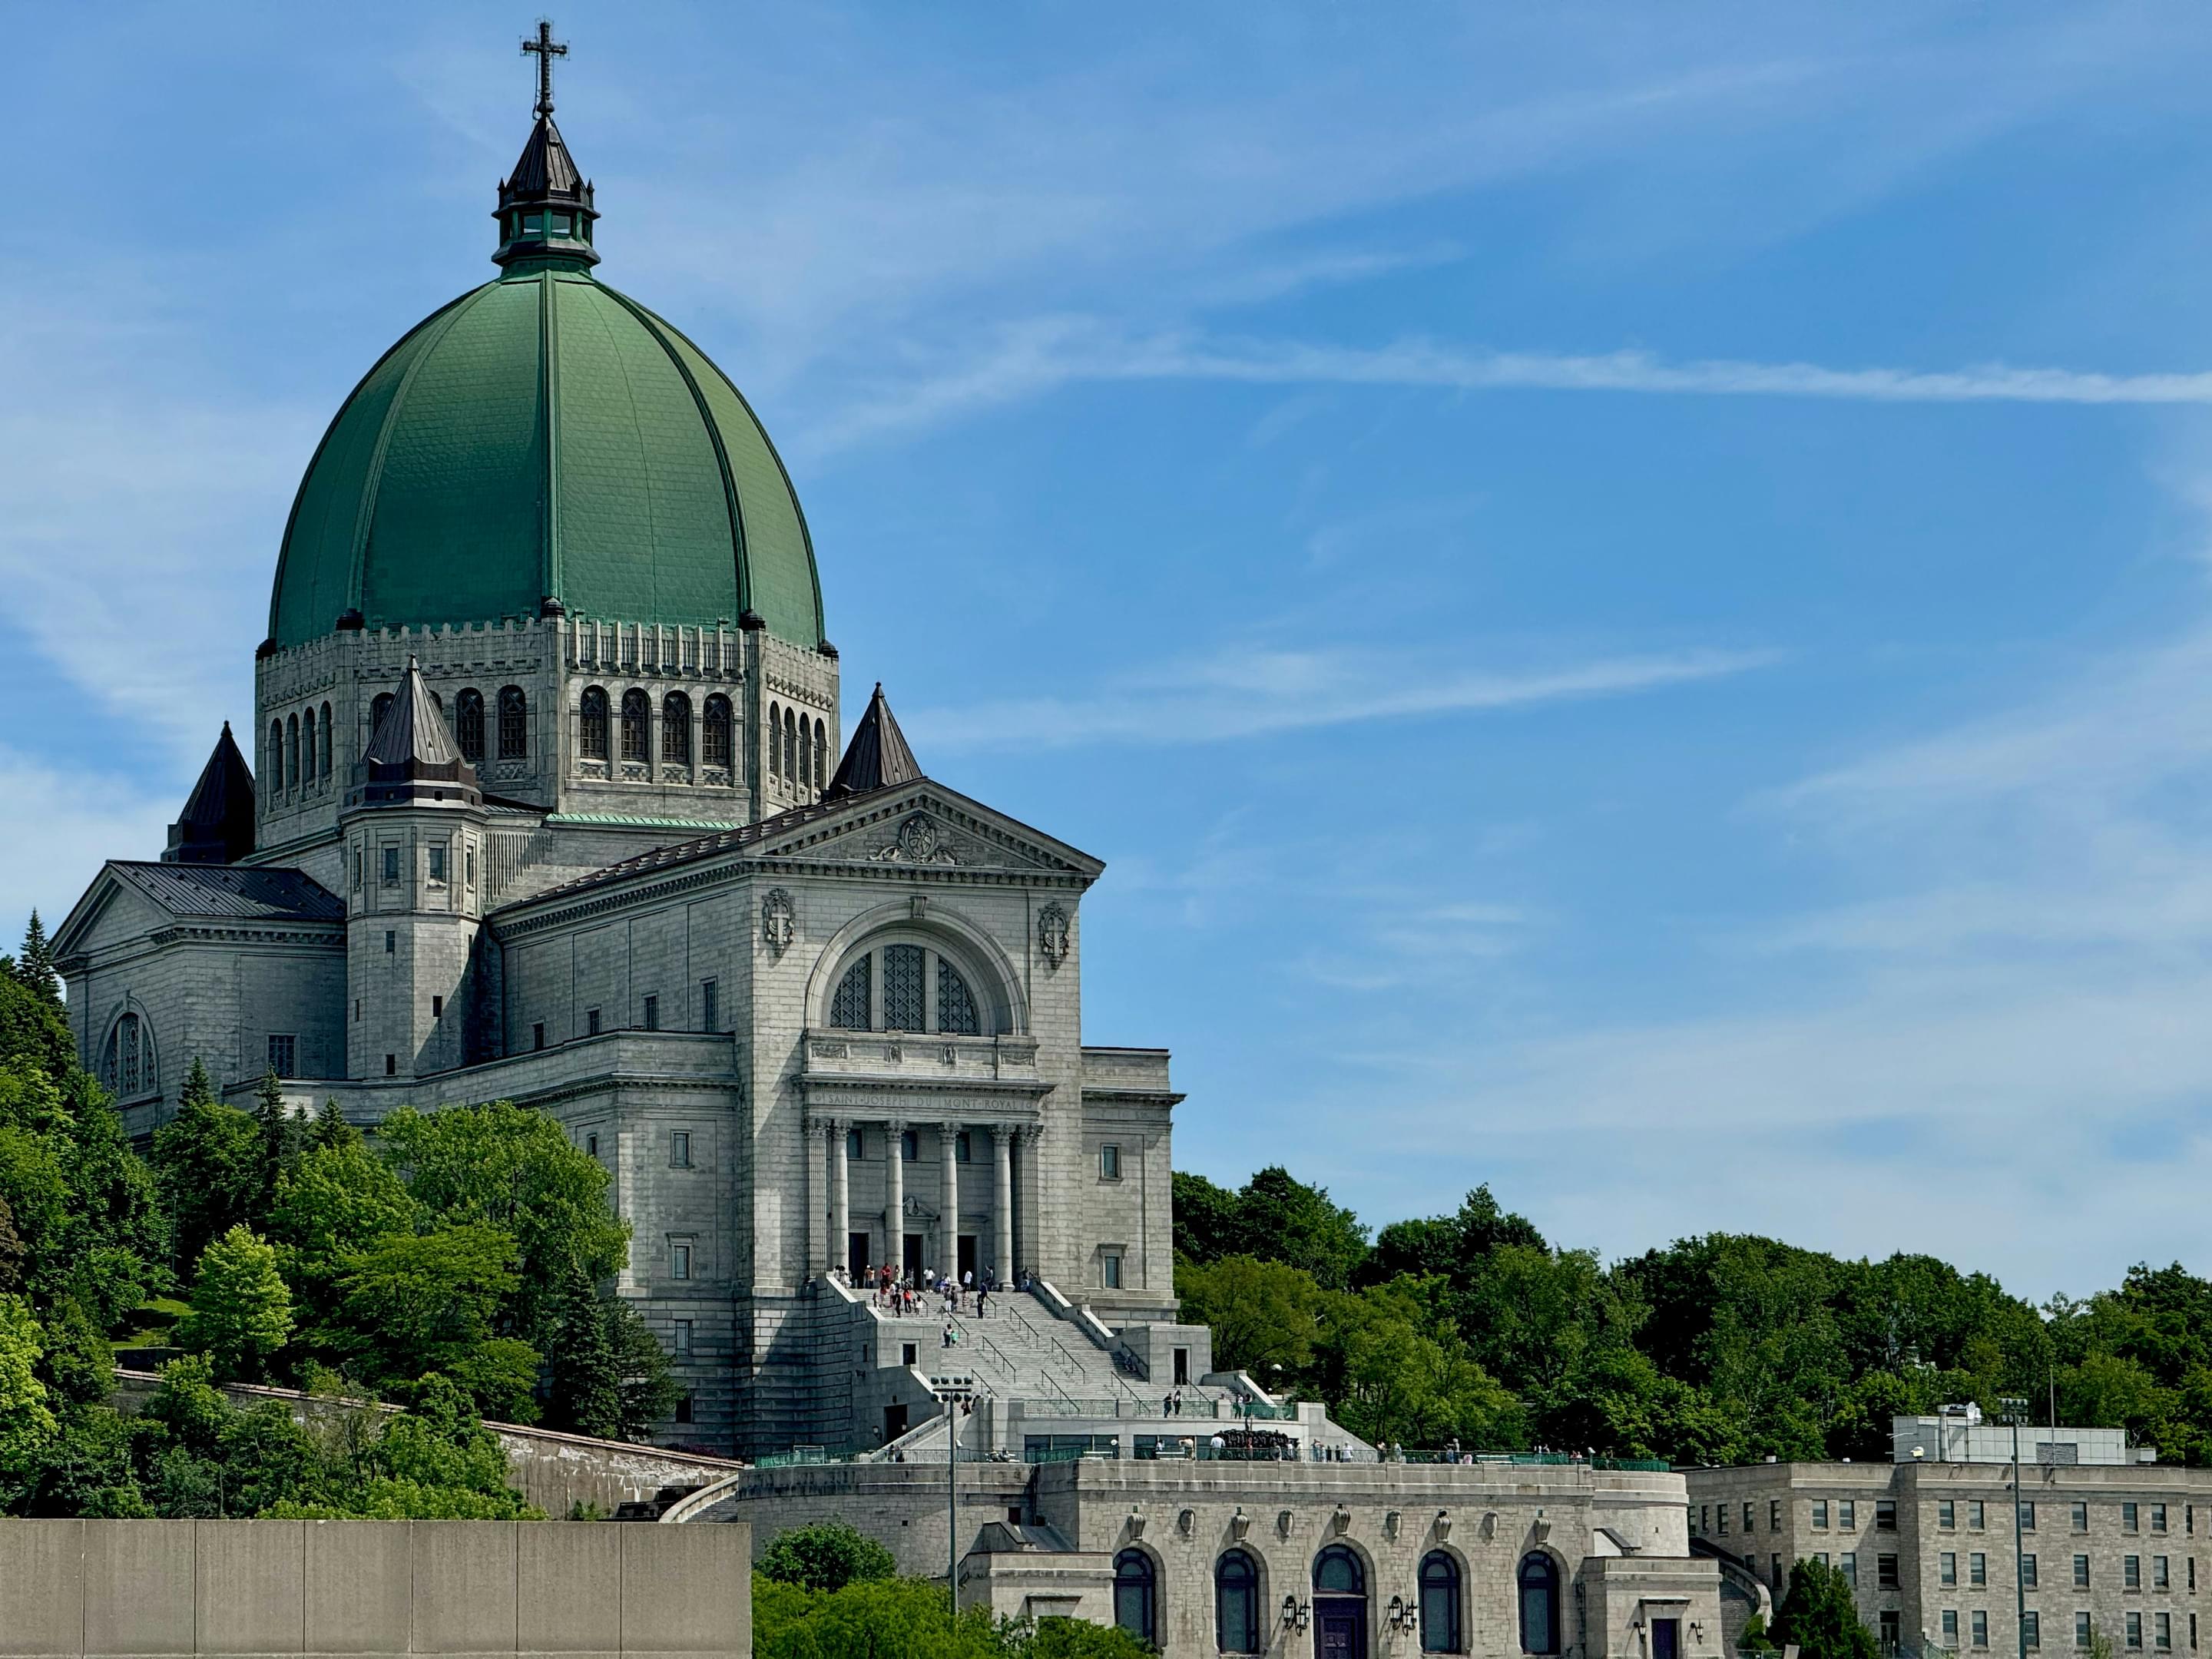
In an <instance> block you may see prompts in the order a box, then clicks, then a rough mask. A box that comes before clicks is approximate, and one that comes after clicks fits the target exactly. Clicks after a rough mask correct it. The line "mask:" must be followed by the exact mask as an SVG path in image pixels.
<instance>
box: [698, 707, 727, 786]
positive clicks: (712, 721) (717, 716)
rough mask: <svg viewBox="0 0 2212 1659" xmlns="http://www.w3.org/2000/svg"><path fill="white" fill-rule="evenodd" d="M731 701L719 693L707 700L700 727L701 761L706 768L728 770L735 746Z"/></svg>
mask: <svg viewBox="0 0 2212 1659" xmlns="http://www.w3.org/2000/svg"><path fill="white" fill-rule="evenodd" d="M731 739H732V732H731V723H730V700H729V699H728V698H727V697H726V696H723V695H722V694H721V693H720V692H719V691H717V692H716V693H715V694H714V696H711V697H709V698H708V699H707V709H706V715H705V718H704V719H703V720H702V721H701V722H700V727H699V760H700V763H701V764H702V765H704V766H719V767H721V768H723V769H725V770H726V769H728V767H729V765H730V760H731V757H732V754H733V753H734V752H735V745H734V744H732V740H731Z"/></svg>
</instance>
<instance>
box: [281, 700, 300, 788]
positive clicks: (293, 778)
mask: <svg viewBox="0 0 2212 1659" xmlns="http://www.w3.org/2000/svg"><path fill="white" fill-rule="evenodd" d="M284 775H285V777H286V778H287V779H288V780H289V781H290V783H291V786H292V787H293V788H295V789H297V788H298V787H300V717H299V716H298V715H297V714H295V715H293V716H292V717H291V718H290V719H289V720H286V721H285V722H284Z"/></svg>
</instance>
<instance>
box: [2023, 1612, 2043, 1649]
mask: <svg viewBox="0 0 2212 1659" xmlns="http://www.w3.org/2000/svg"><path fill="white" fill-rule="evenodd" d="M2020 1637H2021V1641H2023V1642H2025V1643H2027V1645H2028V1646H2030V1647H2032V1648H2039V1647H2041V1646H2042V1645H2043V1615H2042V1614H2041V1613H2038V1612H2036V1610H2035V1609H2034V1608H2033V1607H2030V1608H2029V1609H2028V1610H2027V1615H2026V1616H2025V1617H2024V1618H2023V1619H2022V1620H2021V1626H2020Z"/></svg>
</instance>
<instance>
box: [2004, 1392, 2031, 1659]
mask: <svg viewBox="0 0 2212 1659" xmlns="http://www.w3.org/2000/svg"><path fill="white" fill-rule="evenodd" d="M1997 1406H1998V1408H1999V1409H2000V1410H2002V1412H2003V1413H2004V1421H2005V1422H2007V1423H2009V1424H2010V1425H2012V1598H2013V1633H2014V1634H2015V1636H2016V1637H2017V1638H2019V1643H2020V1659H2027V1583H2026V1581H2025V1579H2024V1577H2023V1576H2022V1571H2021V1570H2022V1568H2023V1567H2024V1566H2025V1565H2026V1564H2027V1559H2026V1557H2025V1555H2024V1554H2023V1553H2022V1543H2021V1525H2020V1504H2021V1498H2020V1425H2021V1423H2022V1422H2023V1421H2024V1420H2025V1419H2027V1401H2025V1400H2015V1399H2013V1398H2011V1397H2010V1396H2006V1397H2005V1398H2002V1399H2000V1400H1999V1401H1997Z"/></svg>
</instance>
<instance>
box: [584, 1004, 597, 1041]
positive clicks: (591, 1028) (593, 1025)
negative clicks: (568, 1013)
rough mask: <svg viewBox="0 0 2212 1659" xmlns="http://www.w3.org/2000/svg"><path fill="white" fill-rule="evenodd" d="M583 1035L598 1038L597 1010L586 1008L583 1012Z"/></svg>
mask: <svg viewBox="0 0 2212 1659" xmlns="http://www.w3.org/2000/svg"><path fill="white" fill-rule="evenodd" d="M584 1033H585V1035H586V1036H599V1010H598V1009H596V1008H586V1009H585V1010H584Z"/></svg>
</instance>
